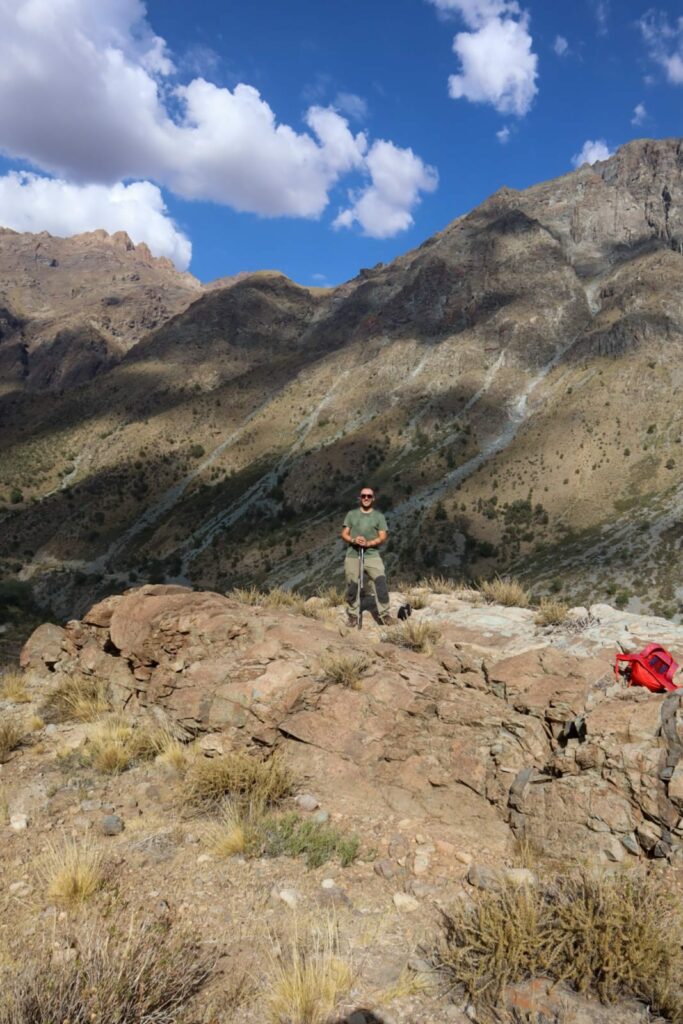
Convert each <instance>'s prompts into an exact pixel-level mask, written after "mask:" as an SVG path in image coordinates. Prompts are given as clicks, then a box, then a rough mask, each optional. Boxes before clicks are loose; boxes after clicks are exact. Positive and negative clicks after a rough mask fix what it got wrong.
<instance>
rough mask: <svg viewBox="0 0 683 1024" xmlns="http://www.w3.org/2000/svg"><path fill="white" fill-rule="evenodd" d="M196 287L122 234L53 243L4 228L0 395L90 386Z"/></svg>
mask: <svg viewBox="0 0 683 1024" xmlns="http://www.w3.org/2000/svg"><path fill="white" fill-rule="evenodd" d="M200 290H201V285H200V283H199V281H197V280H195V279H194V278H193V277H192V276H191V275H190V274H181V273H179V272H178V271H177V270H176V269H175V268H174V266H173V264H172V263H170V261H169V260H167V259H163V258H161V259H155V257H153V256H152V254H151V253H150V251H149V249H148V248H147V246H146V245H145V244H144V243H141V244H140V245H137V246H135V245H133V243H132V242H131V240H130V238H129V237H128V235H127V234H126V233H125V232H123V231H119V232H117V233H116V234H114V235H108V234H107V232H106V231H101V230H100V231H91V232H87V233H86V234H82V235H75V236H74V237H73V238H55V237H53V236H52V235H49V234H48V233H47V232H46V231H43V232H41V234H39V235H31V234H19V233H18V232H16V231H11V230H10V229H8V228H0V381H1V382H2V391H1V392H0V393H7V392H8V391H10V390H14V389H16V388H17V387H21V388H29V389H31V390H38V391H42V390H46V389H49V390H57V389H61V388H65V387H73V386H74V385H78V384H81V383H84V382H85V381H88V380H90V379H91V378H92V377H93V376H95V375H96V374H97V373H99V372H101V371H102V370H104V369H106V368H108V367H109V366H111V365H112V364H113V363H115V362H116V361H117V360H118V359H119V358H120V357H121V355H123V353H125V352H126V351H127V350H128V349H129V348H130V347H131V346H132V345H134V344H135V343H136V342H137V341H138V340H139V339H140V338H141V337H143V335H145V334H146V333H147V332H148V331H149V330H151V329H152V328H154V327H155V326H156V325H157V324H159V323H162V322H164V321H166V320H167V319H168V318H169V317H170V316H172V315H173V314H174V313H177V312H179V311H180V310H181V309H184V308H185V307H186V306H187V305H189V303H190V302H191V301H192V299H193V298H195V297H196V295H197V294H198V292H199V291H200Z"/></svg>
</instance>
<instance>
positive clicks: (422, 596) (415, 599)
mask: <svg viewBox="0 0 683 1024" xmlns="http://www.w3.org/2000/svg"><path fill="white" fill-rule="evenodd" d="M405 593H406V601H407V602H408V604H409V605H410V606H411V608H412V609H413V611H416V612H419V611H421V610H422V609H423V608H428V607H429V591H428V590H425V589H423V588H422V587H416V588H415V589H414V590H407V591H406V592H405Z"/></svg>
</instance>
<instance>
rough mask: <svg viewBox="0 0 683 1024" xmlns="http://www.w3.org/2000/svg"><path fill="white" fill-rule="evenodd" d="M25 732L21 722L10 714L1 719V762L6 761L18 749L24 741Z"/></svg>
mask: <svg viewBox="0 0 683 1024" xmlns="http://www.w3.org/2000/svg"><path fill="white" fill-rule="evenodd" d="M23 735H24V732H23V730H22V728H21V726H20V725H19V722H18V721H16V720H15V719H14V718H10V717H9V716H8V715H4V716H3V718H2V720H0V764H2V762H3V761H6V760H7V758H8V757H9V755H10V754H11V753H12V751H13V750H16V749H17V747H18V746H19V744H20V743H21V741H22V738H23Z"/></svg>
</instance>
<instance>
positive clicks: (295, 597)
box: [261, 587, 306, 613]
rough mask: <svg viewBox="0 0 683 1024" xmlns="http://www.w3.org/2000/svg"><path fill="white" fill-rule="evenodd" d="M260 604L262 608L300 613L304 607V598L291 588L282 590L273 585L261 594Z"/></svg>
mask: <svg viewBox="0 0 683 1024" xmlns="http://www.w3.org/2000/svg"><path fill="white" fill-rule="evenodd" d="M261 604H262V605H263V607H264V608H275V609H278V610H279V609H283V610H284V611H288V612H299V613H302V612H303V611H304V608H305V607H306V598H305V597H303V596H302V595H301V594H297V593H295V592H294V591H293V590H282V589H281V588H280V587H275V588H274V589H273V590H269V591H268V593H267V594H264V595H263V599H262V601H261Z"/></svg>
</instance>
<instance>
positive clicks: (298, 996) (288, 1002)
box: [266, 920, 354, 1024]
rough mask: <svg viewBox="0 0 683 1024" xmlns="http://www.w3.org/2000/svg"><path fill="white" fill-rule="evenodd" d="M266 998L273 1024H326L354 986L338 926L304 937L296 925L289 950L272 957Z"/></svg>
mask: <svg viewBox="0 0 683 1024" xmlns="http://www.w3.org/2000/svg"><path fill="white" fill-rule="evenodd" d="M268 976H269V978H270V988H269V990H268V992H267V994H266V1007H267V1013H268V1020H269V1021H271V1022H272V1024H325V1022H326V1021H328V1020H329V1018H330V1017H331V1015H332V1013H333V1011H334V1009H335V1007H336V1006H337V1004H338V1003H339V1002H340V1000H341V999H342V997H343V996H344V995H345V994H346V992H348V990H349V989H350V988H351V985H352V983H353V977H354V976H353V971H352V968H351V965H350V964H349V962H348V961H347V960H345V959H344V958H343V957H342V956H340V954H339V941H338V935H337V929H336V926H335V924H334V923H333V922H332V921H331V920H328V921H327V922H325V923H323V924H321V925H318V926H314V927H312V928H310V929H308V930H307V931H306V932H305V933H303V934H302V933H301V931H300V929H299V926H298V925H295V927H294V935H293V938H292V940H291V942H290V944H289V947H288V948H287V949H286V951H285V952H283V953H282V954H281V955H280V956H275V955H273V956H271V959H270V963H269V965H268Z"/></svg>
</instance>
